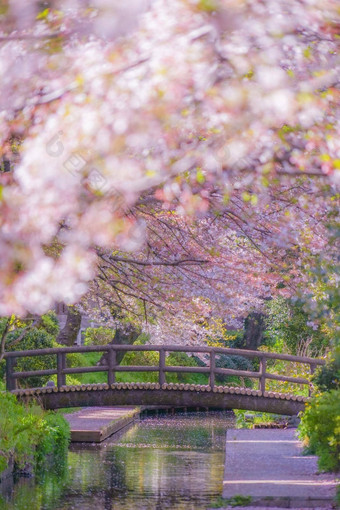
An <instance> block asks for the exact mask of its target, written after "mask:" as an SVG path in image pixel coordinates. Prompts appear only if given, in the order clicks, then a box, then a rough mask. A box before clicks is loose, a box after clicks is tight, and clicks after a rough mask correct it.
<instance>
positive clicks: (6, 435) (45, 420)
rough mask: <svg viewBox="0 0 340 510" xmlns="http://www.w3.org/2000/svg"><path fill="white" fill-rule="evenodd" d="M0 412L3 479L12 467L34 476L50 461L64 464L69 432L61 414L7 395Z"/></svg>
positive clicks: (3, 395)
mask: <svg viewBox="0 0 340 510" xmlns="http://www.w3.org/2000/svg"><path fill="white" fill-rule="evenodd" d="M0 409H1V414H0V477H1V473H3V472H4V471H5V470H6V469H7V468H8V467H9V466H13V469H14V471H17V472H19V473H23V474H30V475H33V474H37V473H38V472H39V471H41V470H43V469H44V468H45V467H46V463H48V462H49V461H52V462H53V464H54V465H58V464H62V463H63V462H64V461H65V459H66V453H67V449H68V445H69V442H70V429H69V425H68V422H67V421H66V420H65V419H64V417H63V416H62V415H61V414H60V413H55V412H51V411H49V412H47V411H44V410H43V409H42V408H41V407H40V406H38V405H35V404H32V405H29V406H26V405H23V404H20V403H18V402H17V400H16V398H15V396H14V395H12V394H10V393H7V392H1V393H0Z"/></svg>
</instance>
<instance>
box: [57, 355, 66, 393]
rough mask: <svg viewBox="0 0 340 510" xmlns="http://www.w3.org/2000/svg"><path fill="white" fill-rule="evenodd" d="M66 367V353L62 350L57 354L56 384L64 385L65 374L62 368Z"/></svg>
mask: <svg viewBox="0 0 340 510" xmlns="http://www.w3.org/2000/svg"><path fill="white" fill-rule="evenodd" d="M65 368H66V354H65V353H64V352H58V354H57V386H58V387H59V388H60V386H65V385H66V374H64V369H65Z"/></svg>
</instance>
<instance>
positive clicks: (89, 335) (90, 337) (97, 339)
mask: <svg viewBox="0 0 340 510" xmlns="http://www.w3.org/2000/svg"><path fill="white" fill-rule="evenodd" d="M113 336H114V330H113V329H112V328H104V327H103V326H100V327H99V328H87V329H86V331H85V337H84V344H85V345H106V344H108V343H110V342H111V341H112V339H113Z"/></svg>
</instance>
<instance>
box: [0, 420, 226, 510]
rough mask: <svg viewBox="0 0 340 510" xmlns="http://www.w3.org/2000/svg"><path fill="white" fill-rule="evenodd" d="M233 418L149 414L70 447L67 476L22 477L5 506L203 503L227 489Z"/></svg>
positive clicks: (103, 509)
mask: <svg viewBox="0 0 340 510" xmlns="http://www.w3.org/2000/svg"><path fill="white" fill-rule="evenodd" d="M232 424H233V422H232V418H230V417H229V418H228V417H227V416H226V414H225V413H209V414H205V413H196V414H188V415H185V416H183V415H182V416H179V415H177V416H173V417H166V418H153V417H150V418H147V419H145V420H143V421H141V422H138V423H136V424H134V425H133V426H132V427H131V428H130V429H128V430H127V431H126V432H124V433H123V434H122V435H121V437H119V438H117V437H114V439H111V440H110V439H109V440H107V441H106V442H105V443H103V444H102V445H100V446H97V445H96V446H94V445H92V446H90V445H85V444H82V445H72V447H71V449H70V452H69V455H68V466H67V469H66V470H65V473H64V475H62V476H61V475H59V478H58V477H53V470H51V472H49V473H48V474H46V475H45V476H44V478H42V480H41V481H40V483H39V484H37V485H35V484H34V483H33V481H32V480H21V481H20V483H19V484H17V485H16V486H15V489H14V491H13V492H12V495H11V497H10V501H8V500H7V502H6V503H5V502H4V501H3V505H4V506H1V500H0V508H1V509H2V508H4V509H6V510H12V509H13V510H14V509H15V510H23V509H30V510H31V509H32V510H42V509H44V510H45V509H46V510H71V509H81V510H87V509H89V510H90V509H91V510H93V509H95V510H111V509H119V510H131V509H136V508H138V509H141V510H144V509H145V510H149V509H150V510H156V509H160V510H161V509H167V508H169V509H176V510H182V509H185V510H190V509H205V508H207V506H208V505H209V503H210V502H211V500H212V499H214V498H216V497H217V496H219V495H221V493H222V477H223V469H224V445H225V431H226V428H227V427H228V426H231V425H232ZM24 493H26V496H24ZM25 498H26V505H25V506H23V503H21V501H22V499H25ZM28 501H29V503H28Z"/></svg>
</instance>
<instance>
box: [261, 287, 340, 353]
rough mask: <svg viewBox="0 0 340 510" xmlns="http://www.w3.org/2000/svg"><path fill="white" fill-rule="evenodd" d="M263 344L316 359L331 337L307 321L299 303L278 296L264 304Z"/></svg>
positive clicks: (322, 329)
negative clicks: (276, 345)
mask: <svg viewBox="0 0 340 510" xmlns="http://www.w3.org/2000/svg"><path fill="white" fill-rule="evenodd" d="M266 314H267V317H266V331H265V335H264V343H265V344H266V345H268V346H269V347H274V346H275V344H277V343H279V344H283V348H284V351H285V352H289V353H291V354H294V355H296V354H298V355H299V354H301V355H310V356H313V355H315V356H320V354H323V353H324V352H325V350H326V349H327V348H328V347H329V344H330V340H331V335H330V334H329V331H328V330H327V328H326V329H325V328H324V325H323V324H320V325H318V324H316V323H314V322H313V321H311V320H310V319H311V318H310V316H309V315H308V313H306V312H305V310H304V309H303V306H302V304H301V303H299V302H293V301H291V300H287V299H284V298H283V297H281V296H279V297H276V298H275V299H272V300H271V301H268V302H267V303H266Z"/></svg>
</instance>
